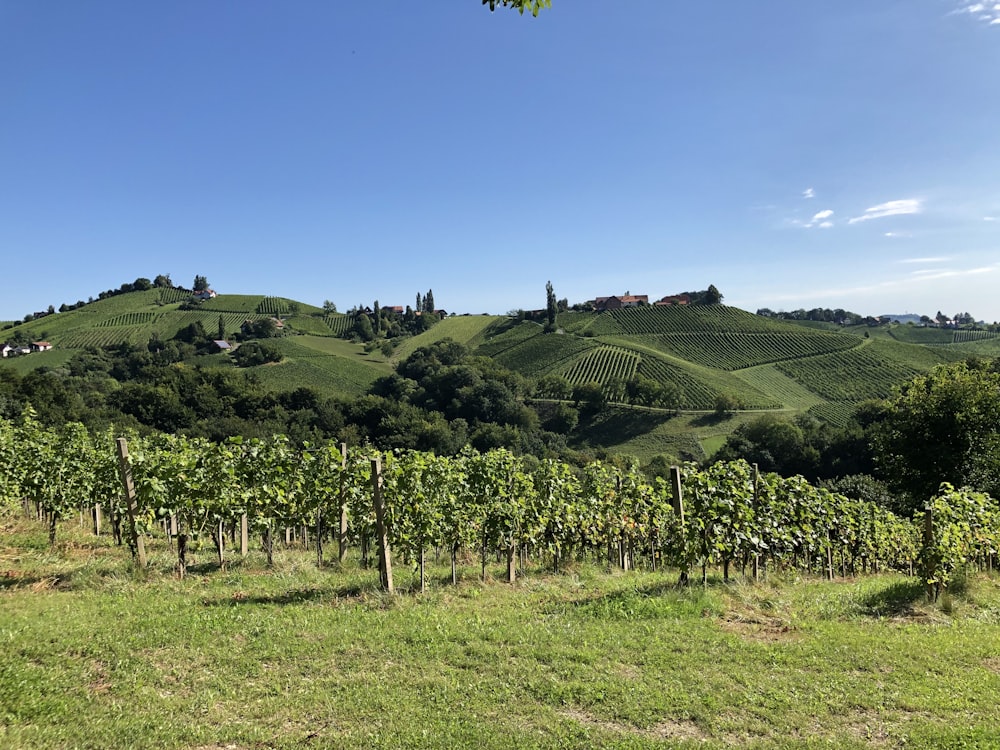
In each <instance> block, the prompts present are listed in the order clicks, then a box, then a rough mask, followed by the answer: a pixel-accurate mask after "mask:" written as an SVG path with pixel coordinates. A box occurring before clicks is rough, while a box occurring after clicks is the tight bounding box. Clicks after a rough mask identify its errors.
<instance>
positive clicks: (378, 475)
mask: <svg viewBox="0 0 1000 750" xmlns="http://www.w3.org/2000/svg"><path fill="white" fill-rule="evenodd" d="M372 495H373V498H374V501H375V526H376V528H377V530H378V562H379V574H380V575H381V577H382V588H383V589H385V590H386V591H388V592H389V593H390V594H391V593H393V586H392V555H391V553H390V552H389V533H388V530H387V529H386V526H385V507H384V506H383V505H382V457H381V456H378V455H376V456H375V458H373V459H372Z"/></svg>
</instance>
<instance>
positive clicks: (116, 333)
mask: <svg viewBox="0 0 1000 750" xmlns="http://www.w3.org/2000/svg"><path fill="white" fill-rule="evenodd" d="M150 333H151V332H150V331H149V330H142V329H138V328H127V327H125V328H122V327H119V328H91V329H88V330H82V331H79V330H78V331H72V332H70V333H67V334H66V335H65V336H62V337H61V338H60V340H59V345H60V346H61V347H63V348H65V349H87V348H89V347H98V348H101V347H105V346H118V345H119V344H137V343H142V342H145V341H146V340H148V339H149V336H150Z"/></svg>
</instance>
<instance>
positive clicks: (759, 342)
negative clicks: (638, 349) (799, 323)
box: [636, 331, 861, 371]
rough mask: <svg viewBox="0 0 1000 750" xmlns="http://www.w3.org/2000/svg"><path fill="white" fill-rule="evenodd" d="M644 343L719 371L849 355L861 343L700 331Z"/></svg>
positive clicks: (832, 336) (836, 336)
mask: <svg viewBox="0 0 1000 750" xmlns="http://www.w3.org/2000/svg"><path fill="white" fill-rule="evenodd" d="M636 338H639V339H640V340H641V341H642V342H643V343H646V344H648V345H650V346H653V347H655V348H657V349H661V350H663V351H665V352H667V353H668V354H673V355H675V356H677V357H680V358H681V359H686V360H688V361H689V362H695V363H696V364H699V365H703V366H705V367H711V368H714V369H718V370H728V371H732V370H742V369H744V368H746V367H754V366H755V365H763V364H768V363H770V362H781V361H783V360H787V359H797V358H799V357H810V356H815V355H817V354H828V353H830V352H839V351H846V350H848V349H853V348H854V347H856V346H858V345H859V344H860V343H861V341H860V340H859V339H858V338H856V337H854V336H848V335H845V334H840V333H824V332H812V333H805V332H803V333H799V332H796V331H781V332H776V331H770V332H768V333H722V332H715V331H699V332H688V333H670V334H662V335H642V336H638V337H636Z"/></svg>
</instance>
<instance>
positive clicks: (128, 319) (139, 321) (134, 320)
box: [97, 312, 159, 328]
mask: <svg viewBox="0 0 1000 750" xmlns="http://www.w3.org/2000/svg"><path fill="white" fill-rule="evenodd" d="M158 317H159V314H158V313H151V312H131V313H125V314H124V315H116V316H115V317H113V318H109V319H108V320H104V321H101V322H100V323H98V324H97V325H98V327H100V328H113V327H115V326H141V325H147V324H149V323H152V322H153V321H154V320H156V319H157V318H158Z"/></svg>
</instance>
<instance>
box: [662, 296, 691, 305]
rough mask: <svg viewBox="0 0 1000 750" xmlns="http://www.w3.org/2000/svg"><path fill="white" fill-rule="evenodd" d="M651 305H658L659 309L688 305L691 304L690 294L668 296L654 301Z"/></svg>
mask: <svg viewBox="0 0 1000 750" xmlns="http://www.w3.org/2000/svg"><path fill="white" fill-rule="evenodd" d="M653 304H654V305H660V306H661V307H662V306H665V305H690V304H691V295H690V294H669V295H667V296H666V297H663V298H662V299H658V300H656V302H654V303H653Z"/></svg>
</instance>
